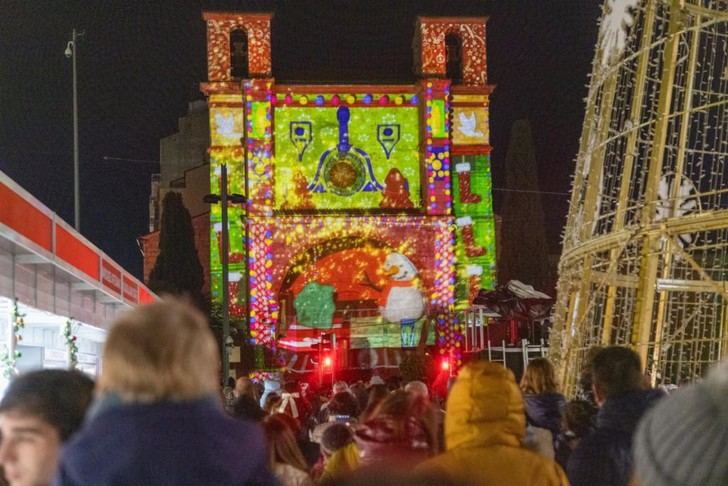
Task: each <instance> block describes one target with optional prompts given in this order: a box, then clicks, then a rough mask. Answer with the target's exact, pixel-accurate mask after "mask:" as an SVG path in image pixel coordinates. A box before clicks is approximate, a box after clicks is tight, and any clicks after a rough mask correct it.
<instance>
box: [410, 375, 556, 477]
mask: <svg viewBox="0 0 728 486" xmlns="http://www.w3.org/2000/svg"><path fill="white" fill-rule="evenodd" d="M525 434H526V416H525V413H524V406H523V397H522V395H521V390H520V389H519V388H518V385H517V384H516V381H515V379H514V377H513V373H511V371H510V370H507V369H506V368H504V367H503V366H501V365H499V364H496V363H489V362H487V361H477V362H474V363H470V364H468V365H467V366H465V367H464V368H463V369H462V370H461V371H460V375H459V376H458V379H457V381H456V382H455V384H454V385H453V387H452V390H451V391H450V396H449V397H448V399H447V412H446V414H445V445H446V449H447V452H445V453H443V454H441V455H439V456H436V457H433V458H431V459H428V460H427V461H425V462H423V463H421V464H420V465H418V466H417V468H416V472H418V473H423V474H433V475H438V476H445V477H447V478H449V479H451V480H452V481H453V483H455V484H459V485H464V486H465V485H473V486H475V485H477V486H489V485H498V486H509V485H513V486H524V485H536V486H552V485H553V486H561V485H564V486H568V484H569V482H568V480H567V478H566V475H565V474H564V471H563V470H562V469H561V467H560V466H559V465H558V464H556V462H554V461H553V460H550V459H547V458H546V457H543V456H541V455H539V454H537V453H535V452H533V451H531V450H529V449H526V448H525V447H524V445H523V439H524V437H525Z"/></svg>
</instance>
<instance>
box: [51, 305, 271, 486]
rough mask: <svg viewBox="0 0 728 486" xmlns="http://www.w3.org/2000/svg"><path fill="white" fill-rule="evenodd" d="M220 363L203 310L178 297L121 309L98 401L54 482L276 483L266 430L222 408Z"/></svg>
mask: <svg viewBox="0 0 728 486" xmlns="http://www.w3.org/2000/svg"><path fill="white" fill-rule="evenodd" d="M218 360H219V356H218V351H217V346H216V344H215V340H214V337H213V336H212V333H211V332H210V329H209V326H208V325H207V322H206V321H205V319H204V317H203V316H202V315H201V314H199V313H198V312H197V311H195V310H193V309H192V308H190V307H188V306H186V305H184V304H182V303H180V302H174V301H167V302H158V303H154V304H150V305H146V306H142V307H138V308H136V309H135V310H133V311H130V312H128V313H125V314H123V315H122V316H121V317H120V318H118V319H117V321H116V322H115V323H114V325H113V327H112V328H111V332H110V333H109V336H108V339H107V341H106V345H105V348H104V366H103V369H102V371H101V376H100V378H99V381H98V385H97V394H98V395H99V399H98V400H97V402H96V403H95V404H94V405H93V406H92V409H91V411H90V412H89V417H88V419H87V421H86V424H85V425H84V427H83V428H82V429H81V431H80V432H79V433H78V434H77V435H76V436H75V437H74V438H73V439H72V440H71V442H70V443H69V444H68V445H67V447H66V448H65V450H64V451H63V453H62V456H61V460H60V464H59V468H58V474H57V476H56V479H55V482H54V484H55V485H58V486H76V485H78V486H81V485H89V486H91V485H104V484H106V485H111V484H129V485H131V484H135V485H136V484H154V485H160V486H163V485H176V486H185V485H208V484H209V485H216V486H227V485H230V486H232V485H236V486H239V485H246V484H250V485H253V484H254V485H268V484H271V485H272V484H277V482H276V480H275V478H274V477H273V476H272V474H271V473H270V471H269V470H268V452H267V448H266V441H265V437H264V434H263V430H262V429H261V428H260V427H259V426H258V425H256V424H253V423H252V422H246V421H241V420H238V419H235V418H232V417H230V416H228V415H227V414H226V413H225V412H224V410H223V407H222V403H221V401H220V399H219V396H218V394H217V388H218V385H217V378H216V376H217V374H218V372H219V366H218V363H219V361H218Z"/></svg>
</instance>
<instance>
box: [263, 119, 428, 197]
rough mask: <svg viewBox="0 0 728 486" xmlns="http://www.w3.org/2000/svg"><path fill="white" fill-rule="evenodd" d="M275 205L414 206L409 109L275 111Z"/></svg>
mask: <svg viewBox="0 0 728 486" xmlns="http://www.w3.org/2000/svg"><path fill="white" fill-rule="evenodd" d="M274 120H275V122H274V125H275V131H274V134H275V135H274V139H275V195H276V196H275V207H276V208H278V209H318V210H327V209H334V210H335V209H370V208H380V207H381V208H389V209H397V208H400V209H405V208H418V207H421V205H422V201H421V195H420V152H419V120H418V110H417V107H415V106H412V107H409V106H408V107H379V106H377V107H361V106H354V107H346V106H340V107H330V106H329V107H308V106H307V107H287V106H284V107H277V108H276V109H275V115H274Z"/></svg>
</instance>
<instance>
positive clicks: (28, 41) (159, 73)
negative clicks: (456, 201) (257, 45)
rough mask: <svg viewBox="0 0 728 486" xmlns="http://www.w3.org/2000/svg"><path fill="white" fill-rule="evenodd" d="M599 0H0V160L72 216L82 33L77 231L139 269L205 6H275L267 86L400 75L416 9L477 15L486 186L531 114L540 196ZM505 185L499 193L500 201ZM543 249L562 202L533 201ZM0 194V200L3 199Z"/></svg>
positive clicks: (563, 131) (576, 96)
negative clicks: (541, 217)
mask: <svg viewBox="0 0 728 486" xmlns="http://www.w3.org/2000/svg"><path fill="white" fill-rule="evenodd" d="M601 3H602V2H601V1H600V0H500V1H499V0H493V1H485V0H470V1H457V0H440V1H431V0H421V1H413V0H328V1H322V0H279V1H237V2H235V1H227V2H226V1H203V2H200V1H190V0H174V1H153V0H152V1H148V0H147V1H143V0H136V1H134V0H103V1H102V0H86V1H77V0H76V1H74V0H63V1H58V0H33V1H27V0H0V12H2V16H3V20H2V28H0V170H2V171H4V172H5V173H7V174H8V175H9V176H10V177H12V178H13V179H15V180H16V181H17V182H18V183H19V184H20V185H22V186H23V187H25V188H26V189H27V190H29V191H30V192H31V193H33V194H34V195H35V196H36V197H37V198H39V199H40V200H41V201H43V202H44V203H45V204H46V205H47V206H49V207H50V208H51V209H52V210H54V211H56V212H57V213H58V214H60V215H61V217H63V218H64V219H65V220H66V221H69V222H71V223H72V222H73V145H72V143H73V138H72V133H73V132H72V128H73V122H72V83H71V62H70V60H69V59H66V57H65V56H64V54H63V52H64V49H65V47H66V43H67V42H68V40H70V35H71V30H72V29H73V28H74V27H75V28H77V29H79V30H84V31H85V35H84V37H83V38H82V39H81V41H80V42H79V50H78V62H79V67H78V69H79V72H78V75H79V86H78V91H79V113H80V114H79V117H80V121H79V137H80V154H81V155H80V164H81V226H82V232H83V233H84V235H85V236H86V237H87V238H89V239H90V240H91V241H92V242H94V243H95V244H96V245H98V246H99V247H100V248H101V249H103V250H104V251H106V252H107V253H108V254H109V255H110V256H111V257H112V258H114V259H116V260H117V261H118V262H120V263H121V264H122V265H124V266H125V267H126V268H127V269H128V270H130V271H132V272H133V273H135V274H136V275H137V276H141V269H142V265H141V254H140V252H139V249H138V248H137V244H136V238H137V237H138V236H140V235H142V234H144V233H145V232H146V230H147V225H148V197H149V189H150V183H149V180H150V177H149V176H150V174H152V173H154V172H156V171H157V170H158V167H157V166H155V165H154V164H153V163H144V162H129V161H116V162H109V161H104V159H103V157H104V156H107V157H115V158H123V159H134V160H141V161H144V160H151V161H154V160H158V158H159V139H160V138H162V137H165V136H167V135H170V134H172V133H173V132H175V131H176V127H177V119H178V117H179V116H182V115H184V114H185V112H186V108H187V103H188V102H189V101H191V100H194V99H201V98H202V95H201V93H200V92H199V83H200V82H201V81H204V80H206V75H207V74H206V45H205V24H204V22H203V21H202V18H201V13H202V10H205V9H207V10H239V11H273V12H275V17H274V20H273V25H272V42H273V75H274V77H275V78H276V80H277V81H278V82H296V81H301V82H336V83H346V82H383V83H386V82H393V83H410V82H413V81H414V80H415V77H414V75H413V74H412V47H411V46H412V38H413V34H414V21H415V17H416V16H417V15H446V16H457V15H477V16H486V15H487V16H489V17H490V20H489V23H488V38H487V42H488V44H487V49H488V80H489V82H490V83H491V84H496V85H497V88H496V91H495V93H494V95H493V97H492V103H491V119H490V126H491V143H492V145H493V146H494V150H493V154H492V157H493V179H494V186H495V187H503V186H504V184H505V172H504V161H505V151H506V149H507V145H508V139H509V135H510V128H511V125H512V123H513V122H514V121H515V120H517V119H519V118H528V119H529V120H530V121H531V124H532V129H533V132H534V143H535V147H536V156H537V159H538V172H539V184H540V188H541V190H542V191H551V192H559V193H564V192H567V191H568V190H569V180H570V177H571V173H572V171H573V166H574V157H575V155H576V151H577V144H578V140H579V134H580V131H581V123H582V119H583V111H584V103H583V99H584V97H585V96H586V84H587V74H588V73H589V71H590V66H591V59H592V56H593V50H594V44H595V42H596V36H597V19H598V17H599V13H600V6H601ZM503 195H504V193H503V192H498V191H496V192H495V193H494V196H495V205H496V211H498V208H499V205H500V203H501V202H502V199H503ZM542 200H543V204H544V211H545V213H546V224H547V235H548V238H549V244H550V247H551V252H552V253H557V252H558V249H559V244H560V240H559V235H560V233H561V229H562V227H563V225H564V222H565V217H566V211H567V202H568V196H565V195H546V194H544V195H543V196H542ZM0 204H2V201H0Z"/></svg>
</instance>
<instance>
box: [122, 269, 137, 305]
mask: <svg viewBox="0 0 728 486" xmlns="http://www.w3.org/2000/svg"><path fill="white" fill-rule="evenodd" d="M124 300H126V301H127V302H129V303H131V304H138V303H139V286H138V285H137V284H136V282H135V281H134V280H132V279H131V278H129V277H127V276H126V275H124Z"/></svg>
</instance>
